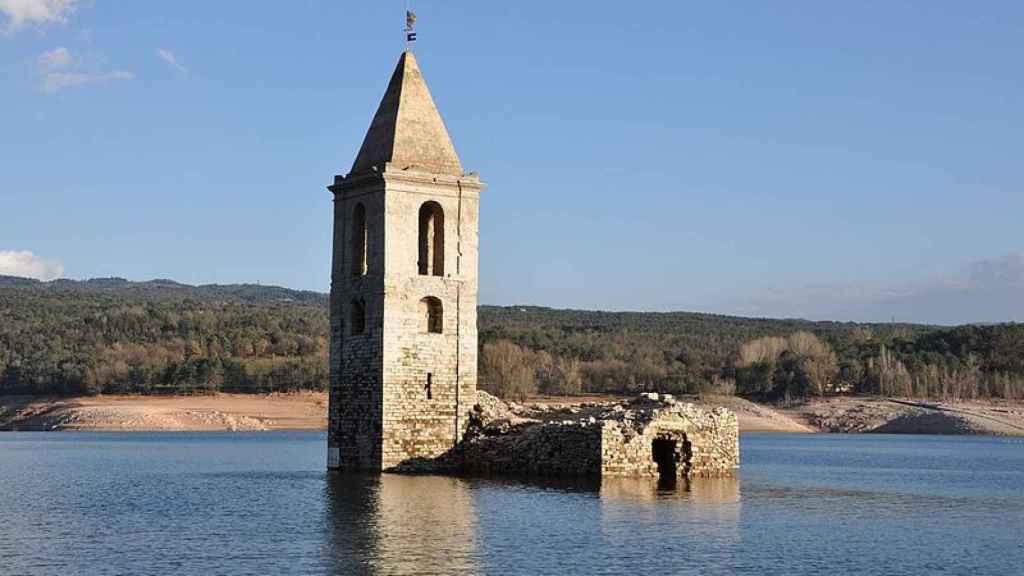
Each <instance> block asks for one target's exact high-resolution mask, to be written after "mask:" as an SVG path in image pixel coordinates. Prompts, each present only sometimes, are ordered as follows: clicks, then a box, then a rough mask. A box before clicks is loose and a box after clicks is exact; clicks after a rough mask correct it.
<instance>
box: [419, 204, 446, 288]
mask: <svg viewBox="0 0 1024 576" xmlns="http://www.w3.org/2000/svg"><path fill="white" fill-rule="evenodd" d="M419 257H420V261H419V268H420V274H423V275H425V276H444V210H442V209H441V205H440V204H438V203H437V202H434V201H430V202H425V203H424V204H423V206H420V256H419Z"/></svg>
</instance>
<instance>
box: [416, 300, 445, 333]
mask: <svg viewBox="0 0 1024 576" xmlns="http://www.w3.org/2000/svg"><path fill="white" fill-rule="evenodd" d="M420 332H423V333H424V334H441V333H442V332H444V308H443V307H442V306H441V301H440V300H438V299H437V298H434V297H433V296H427V297H426V298H424V299H423V300H420Z"/></svg>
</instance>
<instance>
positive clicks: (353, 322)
mask: <svg viewBox="0 0 1024 576" xmlns="http://www.w3.org/2000/svg"><path fill="white" fill-rule="evenodd" d="M348 321H349V326H351V333H352V335H353V336H358V335H359V334H363V333H364V332H366V304H363V303H362V302H361V301H359V300H353V301H352V304H351V306H349V311H348Z"/></svg>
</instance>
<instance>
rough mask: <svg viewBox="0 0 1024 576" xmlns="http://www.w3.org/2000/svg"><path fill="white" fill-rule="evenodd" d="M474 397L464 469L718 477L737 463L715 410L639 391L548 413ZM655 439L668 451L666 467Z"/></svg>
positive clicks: (732, 425) (731, 417)
mask: <svg viewBox="0 0 1024 576" xmlns="http://www.w3.org/2000/svg"><path fill="white" fill-rule="evenodd" d="M478 397H480V398H481V402H479V403H478V408H477V409H476V411H475V412H474V416H473V425H472V428H471V434H470V435H469V436H468V437H467V439H466V441H465V442H463V444H462V445H460V447H459V450H458V453H457V456H458V460H457V462H455V463H454V465H456V466H457V467H459V468H461V469H462V470H463V471H466V472H476V473H489V474H528V475H537V476H601V477H650V478H663V477H664V476H663V474H664V473H665V472H666V471H668V472H669V473H670V475H673V476H675V477H677V478H721V477H730V476H732V475H733V474H734V473H735V471H736V469H737V467H738V466H739V425H738V422H737V420H736V416H735V414H733V413H732V412H730V411H728V410H725V409H723V408H715V409H706V408H701V407H697V406H694V405H693V404H684V403H677V402H676V401H675V400H674V399H673V398H672V397H671V396H669V395H658V394H644V395H642V396H641V397H639V398H637V399H635V400H633V401H630V402H623V403H610V404H602V405H595V406H589V407H582V408H578V407H572V408H568V409H566V410H562V411H557V412H549V411H544V410H537V409H532V410H531V409H528V408H527V409H524V408H523V407H519V408H518V409H515V408H510V407H508V406H507V405H503V403H501V402H500V401H499V400H497V399H495V398H492V397H490V396H489V395H487V394H486V393H483V392H479V393H478ZM656 442H659V443H661V444H662V448H668V449H669V451H670V453H671V464H670V466H669V468H667V469H666V470H662V469H661V468H660V467H659V457H658V454H656V448H655V445H656ZM662 456H665V454H662ZM664 464H665V463H664V461H662V465H664Z"/></svg>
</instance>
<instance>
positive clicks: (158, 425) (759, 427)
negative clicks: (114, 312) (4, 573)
mask: <svg viewBox="0 0 1024 576" xmlns="http://www.w3.org/2000/svg"><path fill="white" fill-rule="evenodd" d="M608 399H609V397H585V398H537V399H533V400H531V401H530V402H527V404H538V405H539V404H546V405H566V406H568V405H576V404H580V403H584V402H591V403H592V402H601V401H602V400H608ZM679 400H681V401H685V402H693V403H695V404H698V405H705V406H712V407H714V406H723V407H725V408H728V409H730V410H732V411H733V412H735V413H736V415H737V417H738V419H739V424H740V431H741V432H801V433H823V432H824V433H828V432H839V433H891V434H961V435H967V434H970V435H994V436H1024V402H1006V401H995V400H993V401H981V400H978V401H969V402H950V403H939V402H932V401H920V400H907V399H897V398H875V397H838V398H823V399H814V400H810V401H808V402H805V403H801V404H796V405H793V406H790V407H780V406H775V405H767V404H757V403H754V402H750V401H748V400H744V399H742V398H736V397H732V396H717V397H703V398H690V397H682V398H679ZM326 427H327V394H325V393H322V392H303V393H295V394H270V395H256V394H215V395H210V396H92V397H72V398H52V397H41V396H0V430H45V431H75V430H78V431H118V432H158V431H167V432H171V431H184V432H209V431H260V430H324V429H326Z"/></svg>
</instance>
